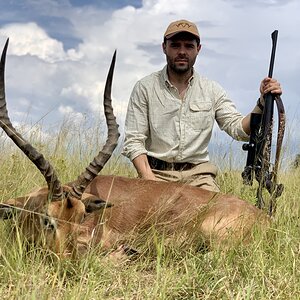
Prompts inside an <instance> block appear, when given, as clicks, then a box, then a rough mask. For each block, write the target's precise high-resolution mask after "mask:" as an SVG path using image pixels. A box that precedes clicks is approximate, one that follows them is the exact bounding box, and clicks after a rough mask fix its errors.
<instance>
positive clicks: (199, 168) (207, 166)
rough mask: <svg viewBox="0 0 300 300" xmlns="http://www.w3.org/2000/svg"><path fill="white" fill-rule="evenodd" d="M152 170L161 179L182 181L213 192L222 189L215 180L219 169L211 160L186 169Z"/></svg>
mask: <svg viewBox="0 0 300 300" xmlns="http://www.w3.org/2000/svg"><path fill="white" fill-rule="evenodd" d="M152 172H153V173H154V175H155V177H156V178H157V179H158V180H160V181H167V182H181V183H186V184H189V185H192V186H196V187H201V188H203V189H206V190H209V191H213V192H219V191H220V189H219V186H218V185H217V183H216V181H215V178H216V176H217V172H218V169H217V167H216V166H215V165H213V164H212V163H210V162H204V163H201V164H198V165H196V166H195V167H193V168H192V169H190V170H186V171H161V170H156V169H152Z"/></svg>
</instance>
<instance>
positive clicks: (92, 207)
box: [84, 199, 113, 213]
mask: <svg viewBox="0 0 300 300" xmlns="http://www.w3.org/2000/svg"><path fill="white" fill-rule="evenodd" d="M84 205H85V211H86V212H87V213H92V212H94V211H97V210H101V209H105V208H109V207H112V206H113V204H111V203H109V202H106V201H104V200H102V199H86V200H85V201H84Z"/></svg>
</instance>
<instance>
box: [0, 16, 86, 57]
mask: <svg viewBox="0 0 300 300" xmlns="http://www.w3.org/2000/svg"><path fill="white" fill-rule="evenodd" d="M0 35H2V36H6V37H9V38H10V41H11V42H10V48H9V53H10V54H12V55H16V56H23V55H33V56H37V57H38V58H39V59H41V60H44V61H46V62H50V63H54V62H59V61H63V60H78V59H80V58H81V57H82V54H81V53H78V52H77V51H76V50H75V49H69V50H68V51H67V52H65V51H64V49H63V43H62V42H60V41H57V40H55V39H53V38H51V37H49V36H48V35H47V33H46V32H45V30H44V29H43V28H41V27H39V26H38V25H37V24H36V23H33V22H30V23H13V24H9V25H6V26H4V27H2V28H1V29H0Z"/></svg>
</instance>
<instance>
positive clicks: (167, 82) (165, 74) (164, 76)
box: [162, 65, 195, 88]
mask: <svg viewBox="0 0 300 300" xmlns="http://www.w3.org/2000/svg"><path fill="white" fill-rule="evenodd" d="M167 69H168V67H167V65H165V66H164V68H163V69H162V80H163V82H164V84H165V85H166V86H167V87H168V88H170V87H172V86H173V84H172V83H171V82H170V80H169V78H168V72H167ZM194 77H195V71H194V68H193V69H192V76H191V77H190V78H189V84H190V85H193V82H194Z"/></svg>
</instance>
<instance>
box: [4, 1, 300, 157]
mask: <svg viewBox="0 0 300 300" xmlns="http://www.w3.org/2000/svg"><path fill="white" fill-rule="evenodd" d="M0 7H1V14H0V45H1V47H2V45H4V43H5V40H6V38H7V37H9V38H10V46H9V51H8V58H7V68H6V92H7V102H8V105H9V111H10V115H11V118H12V120H13V121H14V122H15V123H16V124H17V123H24V122H27V123H31V124H35V123H38V124H39V123H40V124H41V123H42V124H43V125H45V124H46V125H49V126H53V127H55V126H57V124H59V122H61V121H62V120H63V119H64V118H66V116H70V115H72V116H75V117H76V118H77V119H78V120H81V119H82V118H85V116H87V115H88V116H93V115H94V114H97V113H98V111H99V110H100V111H101V112H102V107H101V102H100V99H101V97H102V93H103V87H104V81H105V77H106V73H107V70H108V66H109V63H110V59H111V55H112V53H113V51H114V50H115V49H117V50H118V55H117V65H116V71H115V78H114V86H113V99H114V106H115V111H116V114H117V115H118V121H119V123H120V124H121V125H122V124H123V123H124V118H125V113H126V107H127V103H128V99H129V96H130V92H131V90H132V88H133V85H134V83H135V82H136V81H137V80H138V79H140V78H142V77H143V76H145V75H147V74H149V73H151V72H154V71H157V70H159V69H161V68H162V67H163V66H164V64H165V57H164V56H163V53H162V51H161V42H162V36H163V32H164V31H165V29H166V27H167V25H168V24H169V23H170V22H171V21H174V20H176V19H181V18H185V19H189V20H191V21H194V22H195V23H196V24H197V25H198V27H199V31H200V35H201V40H202V45H203V46H202V50H201V53H200V55H199V57H198V60H197V62H196V65H195V68H196V70H197V71H198V72H199V73H201V74H202V75H205V76H207V77H209V78H211V79H214V80H216V81H218V82H219V83H220V84H221V85H222V86H223V87H224V88H225V89H226V90H227V92H228V94H229V95H230V97H231V98H232V99H233V101H234V102H235V103H236V106H237V108H238V109H239V110H240V111H241V112H242V113H244V114H246V113H248V112H250V111H251V109H252V107H253V106H254V103H255V101H256V99H257V97H258V96H259V92H258V87H259V83H260V80H261V79H262V78H263V77H265V76H266V75H267V72H268V65H269V59H270V51H271V38H270V35H271V33H272V31H273V30H275V29H278V30H279V37H278V46H277V56H276V61H275V69H274V77H276V78H277V79H278V80H279V81H280V82H281V83H282V86H283V90H284V95H283V100H284V102H285V106H286V111H287V118H288V124H287V136H286V145H287V146H286V153H290V151H293V152H300V151H298V150H297V149H298V145H299V142H300V131H299V130H298V123H299V121H300V120H299V119H300V118H299V109H300V108H299V104H300V98H299V83H298V78H299V74H300V54H299V53H300V52H299V49H300V35H299V33H298V28H300V18H299V13H300V3H299V1H298V0H252V1H248V0H185V1H178V0H144V1H142V0H121V1H119V0H117V1H113V0H98V1H89V0H88V1H83V0H82V1H80V0H0ZM53 124H55V125H53ZM225 135H226V134H225V133H220V131H219V130H218V129H217V128H216V131H215V134H214V139H213V143H219V141H220V140H222V141H223V139H225V141H226V143H231V140H230V139H226V138H225ZM220 137H221V138H220ZM238 147H240V144H238ZM291 147H293V148H294V149H293V150H291V149H290V148H291Z"/></svg>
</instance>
